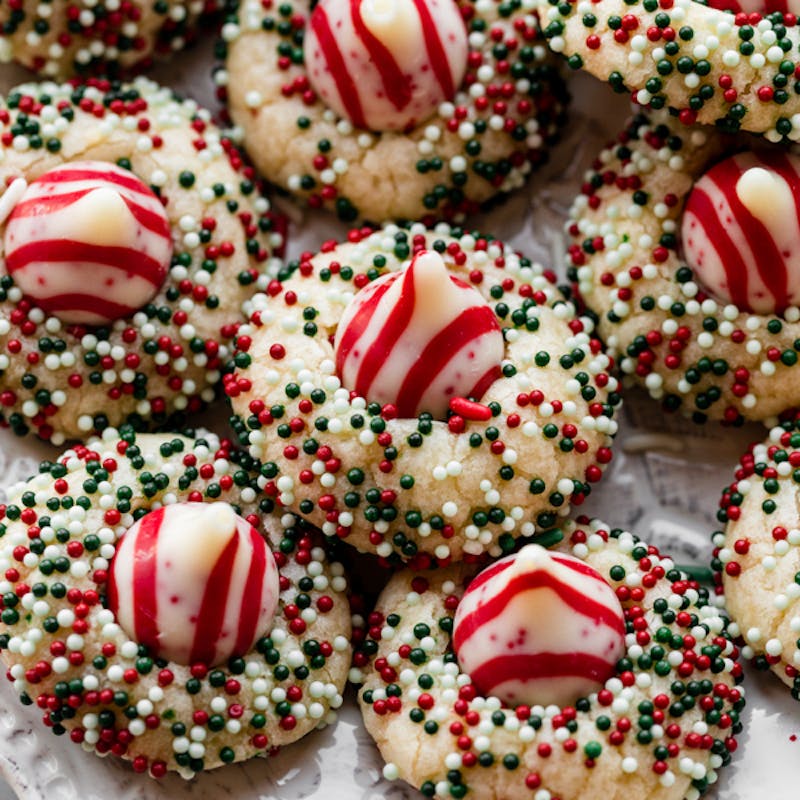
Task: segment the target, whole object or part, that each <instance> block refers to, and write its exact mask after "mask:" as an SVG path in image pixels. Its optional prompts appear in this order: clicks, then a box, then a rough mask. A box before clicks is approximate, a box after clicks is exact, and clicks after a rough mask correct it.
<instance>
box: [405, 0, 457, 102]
mask: <svg viewBox="0 0 800 800" xmlns="http://www.w3.org/2000/svg"><path fill="white" fill-rule="evenodd" d="M414 5H416V7H417V13H418V14H419V17H420V21H421V22H422V32H423V35H424V37H425V47H426V48H427V50H428V60H429V61H430V63H431V66H432V67H433V72H434V74H435V75H436V80H437V81H439V86H441V87H442V93H443V94H444V96H445V97H452V96H453V95H454V94H455V93H456V87H455V85H454V84H453V73H452V72H451V71H450V62H449V61H448V60H447V53H445V50H444V45H443V44H442V40H441V39H440V38H439V30H438V26H437V25H436V21H435V20H434V18H433V14H431V11H430V9H429V8H428V5H427V3H426V2H425V0H414Z"/></svg>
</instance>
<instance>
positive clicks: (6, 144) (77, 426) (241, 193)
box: [0, 78, 281, 444]
mask: <svg viewBox="0 0 800 800" xmlns="http://www.w3.org/2000/svg"><path fill="white" fill-rule="evenodd" d="M78 160H79V161H86V160H92V161H104V162H109V163H110V164H115V165H117V166H119V167H122V168H123V169H124V170H129V171H131V172H133V173H134V175H135V176H136V177H137V178H138V179H140V180H141V181H142V182H143V183H144V184H145V185H146V186H147V187H149V189H150V190H152V191H153V192H154V193H155V194H156V196H157V197H158V198H159V199H160V201H161V203H162V204H163V206H164V211H165V212H166V215H167V218H168V220H169V224H170V228H171V235H172V257H171V263H170V265H169V271H168V274H167V276H166V280H165V281H164V282H163V284H162V285H161V286H160V288H159V290H158V292H157V294H156V295H155V297H154V298H153V299H152V301H150V302H148V303H146V304H145V305H144V306H142V307H141V308H140V309H138V310H136V311H135V313H133V314H130V315H128V316H125V317H121V318H118V319H115V320H114V321H113V322H111V323H110V324H108V325H101V326H99V327H90V326H87V325H72V324H66V323H64V322H62V321H61V320H60V319H58V318H57V317H55V316H52V315H50V314H46V313H45V312H44V311H43V310H42V309H40V308H37V307H36V306H35V305H34V304H32V303H31V301H30V300H29V299H28V298H27V297H25V296H23V294H22V291H21V290H20V288H19V287H18V286H17V285H16V284H15V282H14V279H13V276H12V275H8V274H4V275H2V277H0V411H1V412H2V420H3V421H4V422H5V423H6V424H8V425H9V426H10V427H11V428H12V429H13V430H14V432H15V433H18V434H24V433H27V432H28V431H32V432H34V433H36V434H37V435H38V436H40V437H41V438H42V439H46V440H50V441H51V442H53V443H54V444H61V443H62V442H63V441H65V439H66V438H78V437H85V436H87V435H88V434H90V433H92V432H93V431H101V430H103V428H105V427H107V426H108V425H118V424H122V423H124V422H130V423H131V424H133V425H134V426H135V427H137V428H139V429H141V428H142V427H144V426H145V425H146V424H148V421H150V420H153V421H155V422H156V423H159V422H164V421H166V419H167V418H168V417H169V416H170V415H171V414H173V413H175V412H180V413H183V412H191V411H194V410H197V409H199V408H200V407H202V406H203V405H204V404H205V403H206V402H208V401H210V400H211V399H212V398H213V397H214V387H215V385H216V384H217V382H218V381H219V379H220V375H221V370H222V368H223V366H224V363H225V360H226V358H227V356H228V353H229V346H230V343H231V341H232V338H233V335H234V333H235V331H236V327H237V326H238V324H239V323H240V322H241V321H242V320H243V317H242V315H241V306H242V302H243V301H244V300H245V299H246V298H247V297H248V296H250V295H251V294H252V293H253V292H254V291H255V290H256V289H257V288H258V286H259V281H264V275H265V274H266V273H267V272H269V271H270V270H274V269H277V266H276V260H275V259H272V258H271V256H270V253H271V251H272V248H273V247H277V246H279V245H280V244H281V237H280V235H279V234H277V233H275V232H273V227H274V221H273V217H272V215H271V213H270V210H269V204H268V202H267V200H266V199H265V198H263V197H262V196H260V193H259V191H258V187H257V184H256V182H255V176H254V173H253V171H252V170H251V169H250V168H249V167H245V166H244V165H243V163H242V159H241V156H240V154H239V153H238V151H237V150H236V149H235V148H234V147H233V146H232V145H231V144H230V142H229V140H227V139H225V138H224V137H223V136H222V135H221V133H220V132H219V130H218V129H217V128H216V127H215V126H214V125H213V124H212V123H211V122H210V115H209V114H208V112H206V111H203V110H202V109H199V108H198V106H197V105H196V104H195V103H194V102H193V101H190V100H180V99H179V98H177V97H176V96H175V95H174V94H173V93H172V92H171V91H170V90H169V89H164V88H161V87H159V86H157V85H156V84H154V83H153V82H151V81H147V80H145V79H143V78H140V79H137V80H136V81H135V82H133V83H131V84H117V83H113V84H112V83H109V82H107V81H94V82H92V83H90V84H89V85H86V86H81V87H77V88H75V87H72V86H70V85H66V84H65V85H61V86H59V85H56V84H49V83H45V84H30V85H25V86H21V87H19V88H17V89H15V90H12V91H11V92H10V93H9V95H8V96H7V97H6V98H5V100H4V102H3V103H2V105H0V185H3V186H6V187H7V188H6V190H5V191H6V194H15V193H16V191H17V189H16V187H17V186H18V185H19V184H20V179H24V180H27V181H32V180H33V179H34V178H36V177H38V176H40V175H41V174H43V173H46V172H48V171H50V170H52V169H54V168H56V167H61V166H63V165H68V164H69V163H70V162H73V161H78ZM9 184H10V185H9ZM23 185H24V184H23ZM6 194H3V195H0V203H2V201H3V199H5V198H6ZM10 211H11V208H8V209H5V208H4V212H5V213H6V214H8V213H9V212H10ZM0 227H2V228H3V229H5V220H3V222H2V224H0ZM3 272H5V270H3ZM263 285H266V282H264V283H263ZM79 288H85V287H84V286H81V287H79Z"/></svg>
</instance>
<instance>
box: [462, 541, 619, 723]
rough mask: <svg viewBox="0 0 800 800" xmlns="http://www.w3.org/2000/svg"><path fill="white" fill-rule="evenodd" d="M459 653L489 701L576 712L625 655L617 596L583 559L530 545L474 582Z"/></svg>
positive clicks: (464, 601) (465, 601)
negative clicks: (573, 708) (574, 706)
mask: <svg viewBox="0 0 800 800" xmlns="http://www.w3.org/2000/svg"><path fill="white" fill-rule="evenodd" d="M453 648H454V650H455V652H456V655H457V657H458V661H459V665H460V667H461V669H462V670H463V671H464V672H466V673H467V674H468V675H469V676H470V678H471V679H472V682H473V683H474V684H475V686H476V688H477V689H478V690H479V691H480V692H482V693H483V694H485V695H493V696H496V697H499V698H500V700H502V701H503V703H505V704H506V705H508V706H510V707H512V708H513V707H515V706H518V705H521V704H525V705H536V704H541V705H544V706H547V705H551V704H555V705H558V706H564V705H571V704H572V703H574V702H575V701H576V700H577V699H578V698H580V697H585V696H587V695H588V694H590V693H591V692H595V691H597V690H598V689H600V688H602V686H603V684H604V683H605V682H606V681H607V680H608V679H609V678H610V677H612V676H613V675H614V672H615V668H616V662H617V661H618V660H619V659H620V658H621V657H622V655H623V654H624V652H625V622H624V615H623V611H622V607H621V606H620V603H619V600H618V599H617V596H616V594H615V593H614V590H613V589H612V588H611V586H610V585H609V584H608V583H607V582H606V581H605V579H604V578H603V577H602V576H601V575H600V573H598V572H597V571H596V570H595V569H594V568H592V567H590V566H589V565H588V564H585V563H584V562H583V561H581V560H580V559H577V558H574V557H573V556H569V555H564V554H562V553H553V552H550V551H548V550H545V549H544V548H543V547H541V546H539V545H527V546H525V547H523V548H522V549H521V550H520V551H519V552H518V553H516V554H515V555H511V556H507V557H506V558H503V559H501V560H500V561H498V562H496V563H495V564H493V565H491V566H489V567H487V568H486V569H484V570H483V571H482V572H480V573H478V575H477V576H476V577H475V578H474V579H473V580H472V582H471V583H470V585H469V586H468V587H467V591H466V592H465V593H464V596H463V597H462V598H461V602H460V603H459V605H458V609H457V610H456V616H455V620H454V626H453Z"/></svg>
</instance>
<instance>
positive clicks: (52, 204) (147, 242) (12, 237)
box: [4, 161, 172, 325]
mask: <svg viewBox="0 0 800 800" xmlns="http://www.w3.org/2000/svg"><path fill="white" fill-rule="evenodd" d="M4 249H5V266H6V270H7V272H8V273H9V275H11V276H12V277H13V278H14V282H15V283H16V284H17V286H19V288H20V289H22V291H23V293H24V294H25V295H26V296H27V297H28V298H30V299H31V300H32V301H33V302H34V303H35V304H36V305H37V306H39V307H40V308H42V309H43V310H44V311H47V312H48V313H50V314H54V315H55V316H57V317H58V318H59V319H61V320H63V321H64V322H67V323H82V324H87V325H103V324H106V323H108V322H111V321H113V320H115V319H121V318H123V317H127V316H129V315H130V314H132V313H133V312H134V311H136V310H137V309H138V308H141V307H142V306H143V305H144V304H145V303H147V302H148V301H150V300H151V299H152V298H153V297H154V296H155V294H156V292H157V291H158V290H159V288H160V287H161V285H162V284H163V282H164V278H165V277H166V275H167V270H168V269H169V265H170V258H171V256H172V237H171V234H170V226H169V221H168V219H167V215H166V214H165V212H164V206H163V205H162V204H161V201H160V200H159V199H158V198H157V197H156V196H155V194H153V192H152V191H151V190H150V189H149V188H148V187H147V186H146V185H145V184H144V183H142V181H140V180H139V178H137V177H136V176H135V175H134V174H133V173H132V172H130V171H128V170H126V169H122V168H121V167H117V166H116V165H114V164H108V163H106V162H103V161H77V162H73V163H70V164H64V165H62V166H60V167H56V168H55V169H52V170H50V171H49V172H46V173H44V175H41V176H40V177H39V178H37V179H36V180H35V181H33V182H32V183H30V184H29V185H28V187H27V189H26V190H25V192H24V194H23V195H22V197H21V199H20V200H19V202H18V203H17V204H16V205H15V206H14V209H13V211H12V212H11V214H10V215H9V217H8V222H7V224H6V229H5V237H4Z"/></svg>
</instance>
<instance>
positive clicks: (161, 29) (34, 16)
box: [0, 0, 218, 78]
mask: <svg viewBox="0 0 800 800" xmlns="http://www.w3.org/2000/svg"><path fill="white" fill-rule="evenodd" d="M216 8H218V4H217V3H216V2H215V0H156V1H155V2H145V0H122V1H120V0H107V2H91V3H73V2H69V0H50V1H49V2H46V3H40V2H38V0H9V2H7V3H3V4H2V5H0V61H4V62H8V61H11V60H12V59H13V60H14V61H17V62H19V63H20V64H22V65H23V66H25V67H28V68H29V69H32V70H34V71H35V72H38V73H40V74H41V75H42V76H43V77H47V78H67V77H69V76H71V75H100V74H104V75H108V74H114V75H115V74H118V73H120V72H126V73H131V72H133V71H138V70H141V69H144V68H145V67H148V66H149V65H150V63H151V62H152V60H153V56H154V55H165V54H168V53H171V52H173V51H175V50H180V49H182V48H183V47H184V46H185V45H186V44H187V43H188V42H191V41H192V40H193V39H194V38H195V26H196V24H197V21H198V18H199V17H200V15H201V14H203V13H211V12H213V11H214V10H215V9H216Z"/></svg>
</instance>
